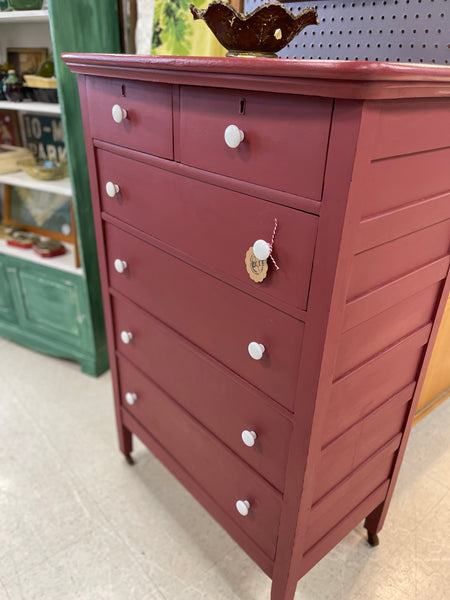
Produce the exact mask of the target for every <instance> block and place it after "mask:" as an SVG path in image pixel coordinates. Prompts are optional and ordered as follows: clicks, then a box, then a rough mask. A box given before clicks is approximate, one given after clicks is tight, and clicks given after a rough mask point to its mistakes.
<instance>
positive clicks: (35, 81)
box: [23, 75, 58, 102]
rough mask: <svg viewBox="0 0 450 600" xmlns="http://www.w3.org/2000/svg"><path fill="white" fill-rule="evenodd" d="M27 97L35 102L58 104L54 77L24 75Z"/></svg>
mask: <svg viewBox="0 0 450 600" xmlns="http://www.w3.org/2000/svg"><path fill="white" fill-rule="evenodd" d="M23 78H24V79H25V86H24V88H25V90H26V92H27V96H28V97H30V98H31V100H34V101H35V102H58V89H57V87H58V86H57V81H56V78H55V77H40V76H39V75H24V76H23Z"/></svg>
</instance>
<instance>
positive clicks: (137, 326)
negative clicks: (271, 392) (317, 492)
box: [112, 297, 292, 490]
mask: <svg viewBox="0 0 450 600" xmlns="http://www.w3.org/2000/svg"><path fill="white" fill-rule="evenodd" d="M112 306H113V315H114V322H115V335H116V340H117V344H118V346H119V349H120V353H121V354H122V355H123V357H122V356H120V355H119V356H118V369H119V379H120V389H121V400H122V402H123V401H124V398H125V394H126V393H127V392H131V393H136V394H137V397H138V399H139V398H141V396H142V397H144V396H147V395H148V393H149V392H148V388H149V387H151V386H150V384H149V380H148V379H147V377H145V376H144V375H143V374H142V373H141V371H139V370H138V369H136V368H135V367H134V365H137V366H138V367H139V368H140V369H142V370H143V371H145V373H146V374H147V375H148V376H149V377H150V378H151V379H152V381H153V382H154V383H156V384H157V385H158V386H159V387H160V388H162V389H164V390H165V391H166V392H167V393H168V394H169V395H170V396H171V397H172V398H173V399H174V400H176V401H177V402H178V403H179V404H181V405H182V406H183V407H184V408H186V410H188V412H189V413H191V414H192V415H193V416H194V417H195V418H196V419H198V420H199V421H200V422H201V423H202V424H203V425H205V426H206V427H207V428H208V429H209V430H210V431H212V432H213V433H214V435H216V436H217V437H218V438H220V439H221V440H222V441H223V442H224V443H225V444H226V445H227V446H229V447H230V448H231V449H232V450H233V451H234V452H236V453H237V454H238V455H239V456H240V457H241V458H242V459H244V460H245V461H246V462H247V463H249V464H250V465H251V466H252V467H253V468H255V469H256V470H257V471H258V472H259V473H260V474H261V475H262V476H263V477H265V478H266V479H267V480H268V481H270V482H271V483H272V484H273V485H274V486H275V487H276V488H278V489H279V490H283V488H284V478H285V468H286V461H287V455H288V449H289V442H290V435H291V430H292V426H291V423H290V421H289V420H288V419H287V418H286V417H284V416H282V415H281V414H280V411H279V410H278V409H277V408H276V406H275V405H274V403H273V401H271V400H270V399H268V398H267V397H265V396H263V395H262V394H261V393H260V392H258V391H257V390H255V389H254V388H253V387H252V386H250V385H247V384H245V383H244V382H243V381H242V380H240V379H239V378H238V377H235V376H233V375H231V374H230V372H229V371H228V369H225V368H224V367H222V366H221V365H219V363H217V361H215V360H213V359H211V358H210V357H209V356H207V355H205V354H204V353H203V352H201V351H199V350H198V349H197V348H195V347H194V346H192V344H190V343H189V342H187V341H186V340H185V339H184V338H182V337H181V336H179V335H177V334H175V333H173V332H172V331H171V330H170V329H169V328H168V327H166V326H165V325H163V324H162V323H160V322H159V321H157V320H156V319H155V318H154V317H152V316H151V315H149V314H148V313H146V312H145V311H143V310H142V309H140V308H138V307H136V306H135V305H133V304H131V303H130V302H128V301H124V300H119V299H117V298H114V297H113V298H112ZM127 329H131V330H132V331H133V332H134V333H133V339H132V341H131V342H130V343H129V344H123V343H121V341H120V333H121V331H126V330H127ZM124 357H126V358H124ZM127 359H129V360H127ZM129 361H133V363H134V365H133V364H132V363H131V362H129ZM141 406H143V404H142V403H141V402H139V404H137V405H136V409H137V410H140V407H141ZM245 431H247V432H254V433H255V434H256V436H257V437H256V440H255V443H254V445H253V446H247V445H246V444H245V443H244V441H243V438H242V434H243V432H245ZM244 438H245V440H246V441H247V442H248V440H249V436H248V434H244Z"/></svg>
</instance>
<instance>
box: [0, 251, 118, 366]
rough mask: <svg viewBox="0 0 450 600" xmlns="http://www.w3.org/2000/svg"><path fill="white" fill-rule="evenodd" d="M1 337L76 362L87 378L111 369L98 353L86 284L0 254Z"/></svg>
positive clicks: (73, 276) (78, 278)
mask: <svg viewBox="0 0 450 600" xmlns="http://www.w3.org/2000/svg"><path fill="white" fill-rule="evenodd" d="M0 277H1V281H2V285H1V291H0V332H1V334H2V335H3V336H4V337H7V338H9V339H11V340H12V341H15V342H18V343H21V344H24V345H26V346H28V347H29V348H32V349H34V350H38V351H40V352H46V353H48V354H52V355H54V356H60V357H63V358H72V359H73V360H76V361H77V362H79V363H80V364H81V366H82V369H83V371H84V372H85V373H88V374H90V375H97V374H98V373H101V372H102V371H104V370H105V369H106V368H107V364H108V363H107V361H106V360H105V359H104V358H103V355H102V353H97V354H96V353H95V352H93V349H94V343H93V342H94V340H93V335H92V331H93V328H92V320H91V317H90V310H89V303H88V299H87V296H86V282H85V280H84V278H83V277H82V276H80V275H78V274H76V273H71V272H69V271H67V272H65V271H60V270H58V269H55V268H53V267H47V266H45V265H40V264H36V263H33V262H30V261H26V260H21V259H18V258H15V257H11V256H7V255H1V254H0Z"/></svg>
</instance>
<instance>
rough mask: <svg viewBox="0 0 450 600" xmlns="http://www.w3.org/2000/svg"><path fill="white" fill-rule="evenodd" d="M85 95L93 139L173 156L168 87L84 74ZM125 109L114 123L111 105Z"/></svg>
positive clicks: (170, 100)
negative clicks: (124, 112) (85, 76)
mask: <svg viewBox="0 0 450 600" xmlns="http://www.w3.org/2000/svg"><path fill="white" fill-rule="evenodd" d="M86 85H87V98H88V104H89V122H90V129H91V135H92V137H93V138H97V139H100V140H104V141H107V142H111V143H113V144H117V145H119V146H124V147H126V148H133V149H135V150H141V151H142V152H148V153H149V154H155V155H156V156H161V157H163V158H169V159H172V158H173V140H172V138H173V135H172V131H173V127H172V87H171V86H170V85H167V84H162V83H144V82H135V81H122V80H121V79H106V78H104V77H88V79H87V84H86ZM116 105H117V106H118V107H120V108H122V109H124V110H125V111H126V117H124V118H122V120H121V122H119V123H117V122H116V121H115V120H114V118H113V114H112V111H113V107H114V106H116Z"/></svg>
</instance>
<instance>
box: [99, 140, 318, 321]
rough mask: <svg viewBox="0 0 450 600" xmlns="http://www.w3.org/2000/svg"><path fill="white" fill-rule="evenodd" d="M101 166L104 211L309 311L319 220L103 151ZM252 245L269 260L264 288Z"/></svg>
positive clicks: (257, 290)
mask: <svg viewBox="0 0 450 600" xmlns="http://www.w3.org/2000/svg"><path fill="white" fill-rule="evenodd" d="M96 160H97V167H98V173H99V188H100V190H99V191H100V201H101V207H102V210H103V211H104V212H105V213H107V214H108V215H111V216H113V217H115V218H117V219H120V220H121V221H123V222H125V223H128V224H130V225H133V226H134V227H137V228H138V229H140V230H142V231H144V232H145V233H149V234H151V235H152V236H153V237H154V238H156V239H158V240H161V241H162V242H164V243H165V244H169V245H170V246H171V247H173V248H174V249H176V250H178V251H179V252H183V253H185V254H187V255H189V257H192V260H193V262H195V263H197V264H204V265H206V266H207V267H208V268H209V269H210V270H211V271H212V272H213V273H214V274H216V273H217V275H218V276H219V277H220V278H221V279H228V280H229V281H230V282H234V281H236V283H237V284H238V285H239V286H242V285H243V286H245V288H246V291H249V292H250V293H252V294H255V295H258V296H260V297H262V296H263V295H264V299H266V300H268V301H273V300H272V299H274V300H279V301H281V302H283V303H284V304H285V305H289V306H290V307H293V308H295V309H299V310H304V309H306V307H307V302H308V292H309V282H310V278H311V270H312V263H313V255H314V248H315V242H316V233H317V226H318V220H319V219H318V217H317V216H315V215H311V214H308V213H305V212H302V211H300V210H295V209H293V208H288V207H286V206H281V205H276V204H273V203H272V202H268V201H266V200H262V199H260V198H255V197H253V196H248V195H244V194H240V193H238V192H235V191H232V190H227V189H225V188H223V187H219V186H216V185H212V184H209V183H205V182H202V181H198V180H195V179H191V178H188V177H184V176H182V175H179V174H177V173H174V172H171V171H170V170H165V169H162V168H158V167H156V166H153V165H150V164H146V163H145V162H138V161H135V160H132V159H130V158H126V157H124V156H121V155H120V153H119V152H117V153H116V152H113V151H106V150H103V149H99V148H97V149H96ZM169 165H170V163H169ZM150 191H151V193H150ZM162 199H164V200H163V201H162ZM275 219H277V230H276V232H275V236H274V239H273V257H274V259H275V260H276V262H277V265H278V266H279V269H278V270H277V269H276V268H275V266H274V263H273V262H272V260H271V258H270V256H269V255H270V251H271V248H270V243H271V242H272V235H273V231H274V227H275ZM251 247H254V252H255V253H256V254H258V252H261V253H262V254H261V257H262V258H263V259H268V271H267V276H266V277H265V279H264V280H263V281H261V282H259V283H258V282H255V281H253V280H252V279H251V278H250V276H249V273H248V271H247V268H246V264H245V257H246V253H247V251H248V249H249V248H251ZM257 258H259V255H258V256H257ZM119 268H120V264H119ZM283 308H284V307H283Z"/></svg>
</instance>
